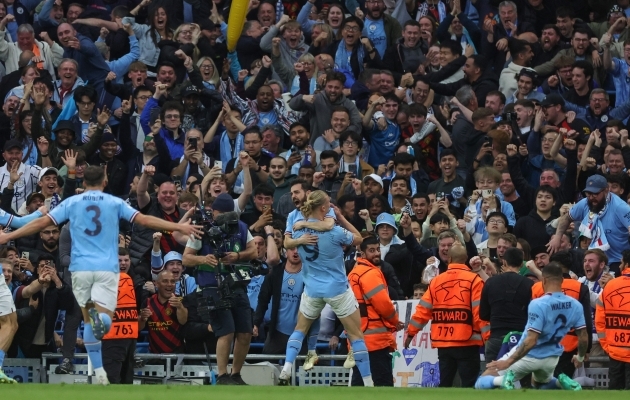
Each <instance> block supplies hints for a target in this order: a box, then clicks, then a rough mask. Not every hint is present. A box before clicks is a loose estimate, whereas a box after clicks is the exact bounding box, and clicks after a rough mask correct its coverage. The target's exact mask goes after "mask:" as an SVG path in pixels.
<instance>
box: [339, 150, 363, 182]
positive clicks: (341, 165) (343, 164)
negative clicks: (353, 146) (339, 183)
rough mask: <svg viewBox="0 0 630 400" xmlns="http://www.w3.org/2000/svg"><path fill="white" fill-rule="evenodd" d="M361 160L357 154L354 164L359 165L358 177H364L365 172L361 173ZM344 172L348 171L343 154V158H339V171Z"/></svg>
mask: <svg viewBox="0 0 630 400" xmlns="http://www.w3.org/2000/svg"><path fill="white" fill-rule="evenodd" d="M359 161H360V158H359V155H358V154H357V156H356V160H355V161H354V164H355V165H356V166H357V179H362V178H363V176H362V175H363V174H362V173H361V163H360V162H359ZM342 172H347V171H346V165H345V162H344V161H343V155H342V156H341V159H340V160H339V173H342Z"/></svg>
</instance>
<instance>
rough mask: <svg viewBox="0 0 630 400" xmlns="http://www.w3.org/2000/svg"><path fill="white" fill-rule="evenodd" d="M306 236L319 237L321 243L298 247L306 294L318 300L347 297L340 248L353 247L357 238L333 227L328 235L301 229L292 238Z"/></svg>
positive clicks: (346, 284) (346, 283)
mask: <svg viewBox="0 0 630 400" xmlns="http://www.w3.org/2000/svg"><path fill="white" fill-rule="evenodd" d="M309 221H316V220H314V219H309ZM307 233H309V234H311V235H316V236H317V237H318V243H317V244H316V245H314V246H312V245H308V246H299V247H298V253H299V254H300V258H301V259H302V270H303V271H304V292H305V293H306V294H307V295H308V296H310V297H315V298H331V297H335V296H338V295H340V294H342V293H344V292H345V291H346V290H347V289H348V287H349V285H348V278H347V277H346V267H345V265H344V262H343V249H342V248H341V246H343V245H350V244H352V242H353V241H354V236H353V235H352V233H350V232H348V231H347V230H345V229H344V228H342V227H340V226H334V227H333V228H332V229H331V230H329V231H326V232H317V231H315V230H312V229H300V230H297V231H295V232H293V238H294V239H297V238H299V237H301V236H303V235H305V234H307Z"/></svg>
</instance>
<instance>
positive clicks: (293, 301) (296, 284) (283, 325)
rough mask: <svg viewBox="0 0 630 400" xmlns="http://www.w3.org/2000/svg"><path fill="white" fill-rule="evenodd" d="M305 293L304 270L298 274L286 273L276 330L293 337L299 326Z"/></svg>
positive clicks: (283, 280) (283, 279)
mask: <svg viewBox="0 0 630 400" xmlns="http://www.w3.org/2000/svg"><path fill="white" fill-rule="evenodd" d="M303 291H304V279H303V276H302V270H300V271H298V272H296V273H290V272H287V271H284V276H283V277H282V289H281V291H280V307H279V308H278V315H279V316H280V317H279V318H278V324H277V325H276V330H278V331H279V332H281V333H284V334H285V335H291V334H292V333H293V331H294V330H295V325H297V315H298V309H299V308H300V298H301V297H302V292H303Z"/></svg>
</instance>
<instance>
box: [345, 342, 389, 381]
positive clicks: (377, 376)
mask: <svg viewBox="0 0 630 400" xmlns="http://www.w3.org/2000/svg"><path fill="white" fill-rule="evenodd" d="M389 353H390V350H389V349H382V350H374V351H370V352H368V354H369V356H370V371H371V372H372V380H373V381H374V386H394V371H393V368H392V356H391V354H389ZM351 386H363V378H362V377H361V373H360V372H359V368H358V367H357V366H356V365H355V366H354V368H352V382H351Z"/></svg>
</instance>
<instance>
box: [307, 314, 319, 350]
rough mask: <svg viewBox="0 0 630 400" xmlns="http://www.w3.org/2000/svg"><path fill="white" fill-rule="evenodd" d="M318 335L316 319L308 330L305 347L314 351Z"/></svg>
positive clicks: (317, 321) (317, 320)
mask: <svg viewBox="0 0 630 400" xmlns="http://www.w3.org/2000/svg"><path fill="white" fill-rule="evenodd" d="M318 335H319V318H317V319H316V320H315V321H313V323H312V324H311V329H309V330H308V341H307V342H306V345H307V347H308V349H309V350H313V351H315V348H316V347H317V336H318Z"/></svg>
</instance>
